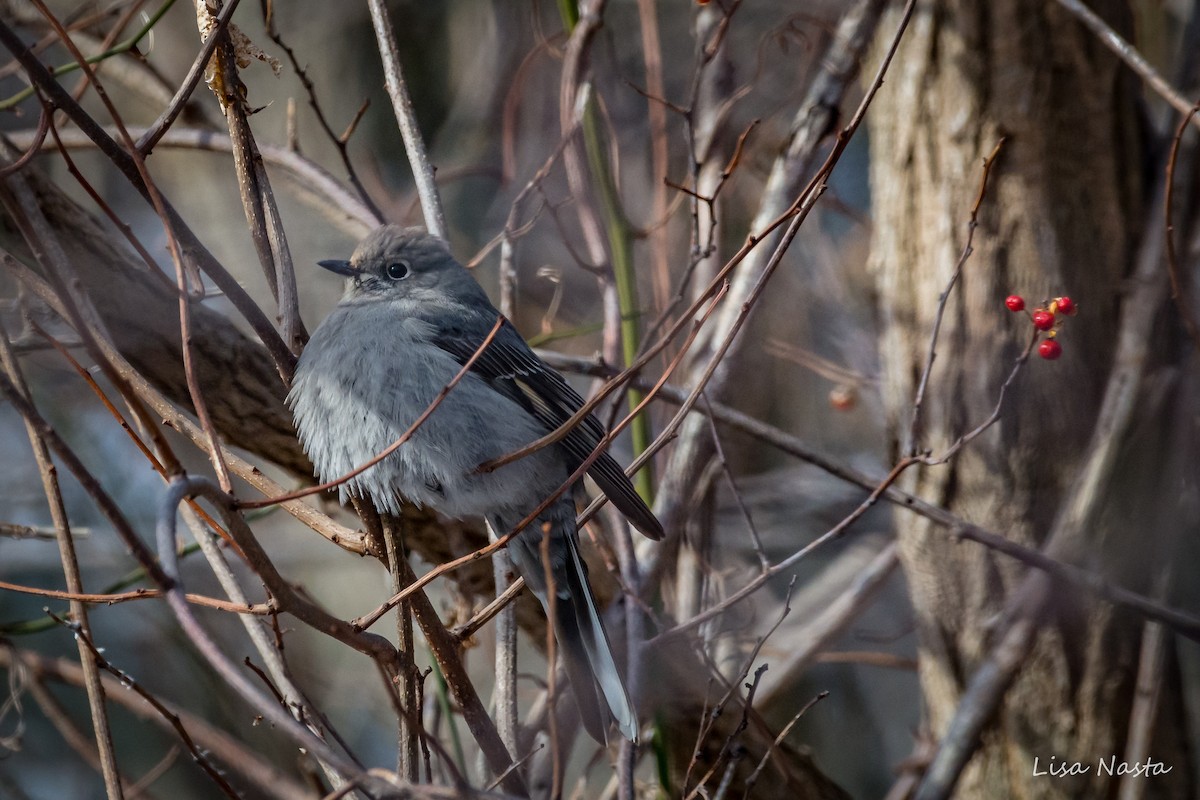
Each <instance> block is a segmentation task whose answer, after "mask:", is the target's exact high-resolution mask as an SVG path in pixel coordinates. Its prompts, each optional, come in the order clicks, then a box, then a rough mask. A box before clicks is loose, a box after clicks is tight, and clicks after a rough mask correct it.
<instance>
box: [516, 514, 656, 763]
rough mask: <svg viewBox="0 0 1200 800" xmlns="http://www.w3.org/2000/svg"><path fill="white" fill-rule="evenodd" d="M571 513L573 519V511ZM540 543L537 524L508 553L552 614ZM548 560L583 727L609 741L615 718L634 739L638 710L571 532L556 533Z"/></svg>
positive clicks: (557, 626) (558, 629) (558, 630)
mask: <svg viewBox="0 0 1200 800" xmlns="http://www.w3.org/2000/svg"><path fill="white" fill-rule="evenodd" d="M571 516H572V522H574V514H573V512H572V515H571ZM540 545H541V531H540V526H538V525H537V524H536V523H535V524H533V525H530V526H529V528H528V529H527V530H526V531H524V532H522V534H521V535H520V536H518V537H516V538H515V539H514V540H513V541H512V542H511V543H510V544H509V553H510V556H511V557H512V560H513V565H514V566H516V568H517V571H518V572H520V573H521V574H522V575H523V576H524V577H525V582H526V583H527V584H528V585H529V587H530V589H532V590H533V592H534V594H535V595H537V598H538V600H540V601H541V603H542V606H543V607H546V608H547V615H549V607H548V600H549V595H548V592H547V588H548V587H547V582H546V571H545V567H544V566H543V563H542V559H541V547H540ZM550 563H551V567H552V571H551V576H552V577H553V579H554V598H555V603H554V635H555V637H556V639H557V640H558V645H559V651H560V652H561V654H562V661H563V666H564V667H565V669H566V672H567V676H568V677H569V678H570V680H571V688H572V690H573V692H574V694H575V700H576V702H577V704H578V706H579V713H580V717H581V718H582V720H583V725H584V728H585V729H586V730H587V732H588V733H589V734H591V736H592V738H593V739H595V740H596V741H598V742H601V743H606V742H607V733H608V724H609V721H610V720H615V721H616V723H617V729H618V730H619V731H620V732H621V735H622V736H624V737H625V738H626V739H629V740H630V741H634V742H636V741H637V734H638V724H637V714H636V712H634V710H633V704H632V703H631V702H630V700H629V693H628V692H627V691H626V689H625V683H624V681H623V680H622V679H621V673H620V671H619V670H618V669H617V663H616V660H615V659H614V658H613V654H612V647H611V646H610V645H609V642H608V635H607V634H606V633H605V631H604V625H603V623H602V622H601V620H600V612H599V610H598V609H597V607H596V599H595V597H594V596H593V595H592V588H591V585H590V584H589V583H588V578H587V567H586V566H585V565H584V563H583V559H582V557H581V556H580V554H579V546H578V544H577V543H576V539H575V536H574V534H573V533H568V532H566V531H562V532H561V533H559V532H556V533H555V535H553V536H552V538H551V542H550Z"/></svg>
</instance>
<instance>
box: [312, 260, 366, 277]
mask: <svg viewBox="0 0 1200 800" xmlns="http://www.w3.org/2000/svg"><path fill="white" fill-rule="evenodd" d="M317 265H318V266H321V267H324V268H325V269H327V270H329V271H330V272H336V273H337V274H338V275H345V276H346V277H347V278H357V277H358V276H359V275H362V270H361V269H359V268H358V267H355V266H353V265H352V264H351V263H350V262H349V261H338V260H336V259H330V260H328V261H318V262H317Z"/></svg>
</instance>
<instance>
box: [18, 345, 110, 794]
mask: <svg viewBox="0 0 1200 800" xmlns="http://www.w3.org/2000/svg"><path fill="white" fill-rule="evenodd" d="M0 367H2V368H3V370H4V373H5V375H6V377H7V379H8V380H10V381H11V382H12V385H13V388H14V389H15V391H16V392H18V393H19V394H21V395H22V397H23V399H25V400H26V401H29V400H31V395H30V393H29V386H28V385H27V384H26V382H25V376H24V375H23V374H22V373H21V369H20V366H19V365H18V364H17V360H16V357H15V356H14V355H13V352H12V349H11V348H10V347H9V344H8V332H7V331H5V330H4V328H3V327H0ZM25 430H26V433H27V435H28V437H29V445H30V447H32V448H33V456H34V460H35V461H36V462H37V466H38V474H39V475H41V478H42V490H43V491H44V492H45V495H46V503H47V505H48V506H49V507H50V518H51V519H52V520H53V521H54V528H55V530H56V531H57V533H58V553H59V560H60V561H61V562H62V568H63V576H64V578H65V580H66V583H67V589H68V590H69V591H71V592H76V593H79V592H82V591H83V576H82V574H81V573H80V570H79V559H78V558H77V557H76V554H75V543H74V541H73V540H72V538H71V528H70V523H69V521H68V516H67V507H66V504H65V503H64V501H63V496H62V490H61V488H60V486H59V482H58V474H57V470H56V468H55V466H54V462H53V460H52V459H51V458H50V450H49V448H48V447H47V446H46V442H45V440H44V439H43V438H42V436H41V434H40V432H39V431H38V429H37V427H36V426H35V425H34V424H33V422H32V421H31V420H29V419H26V420H25ZM71 616H72V618H73V619H74V620H75V624H77V625H78V626H79V630H80V633H81V636H84V637H86V636H90V635H91V625H90V623H89V622H88V613H87V607H86V606H85V605H84V604H83V603H81V602H79V601H77V600H72V601H71ZM76 646H77V647H78V649H79V663H80V664H81V665H82V666H83V677H84V686H85V687H86V688H87V697H88V711H89V712H90V713H91V718H92V734H93V736H94V737H95V739H96V749H97V752H98V755H99V761H100V772H101V774H102V775H103V776H104V788H105V791H106V792H107V793H108V798H109V800H121V798H122V797H123V796H124V795H123V792H122V787H121V776H120V774H119V773H118V772H117V758H116V752H115V748H114V747H113V737H112V729H111V728H110V727H109V723H108V709H107V707H106V706H105V702H104V688H103V687H102V686H101V684H100V671H99V669H97V666H96V662H95V661H93V660H92V659H91V658H89V655H88V651H87V648H86V647H85V646H84V644H83V642H82V640H81V641H78V642H77V643H76Z"/></svg>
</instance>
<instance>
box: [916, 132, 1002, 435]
mask: <svg viewBox="0 0 1200 800" xmlns="http://www.w3.org/2000/svg"><path fill="white" fill-rule="evenodd" d="M1007 140H1008V137H1006V136H1001V137H1000V141H998V142H996V146H995V147H993V148H992V152H991V153H990V154H989V155H988V157H987V158H985V159H984V160H983V174H982V175H981V176H980V178H979V193H978V194H977V195H976V196H975V204H974V205H973V206H971V216H970V218H969V219H968V220H967V241H966V243H965V244H963V249H962V253H960V254H959V256H958V261H957V262H955V264H954V270H953V272H951V273H950V280H949V281H948V282H947V283H946V288H945V289H943V290H942V293H941V294H940V295H938V302H937V310H936V312H935V313H934V316H933V328H932V330H931V331H930V333H929V354H928V355H927V356H926V357H925V367H924V369H922V370H921V380H920V381H919V382H918V384H917V392H916V396H915V397H914V399H913V405H912V421H911V422H910V423H909V426H908V441H907V446H906V445H905V443H903V442H902V443H901V447H902V448H905V447H906V449H907V451H908V455H910V456H915V455H916V454H917V453H918V452H920V449H921V444H920V437H921V409H922V407H923V404H924V402H925V390H926V389H927V388H928V387H929V376H930V374H931V373H932V372H933V362H934V361H935V360H936V359H937V342H938V336H939V335H940V334H941V332H942V317H943V316H944V315H945V313H946V304H947V303H948V302H949V300H950V292H952V291H954V287H955V285H956V284H957V283H958V279H959V278H960V277H961V276H962V271H963V267H964V266H965V265H966V263H967V259H969V258H970V257H971V254H972V253H974V252H975V244H974V243H975V229H976V228H978V227H979V208H980V206H982V205H983V198H984V197H985V196H986V195H987V184H988V176H989V175H991V172H992V165H993V164H995V163H996V159H997V158H998V157H999V155H1000V149H1001V148H1002V147H1004V143H1005V142H1006V141H1007Z"/></svg>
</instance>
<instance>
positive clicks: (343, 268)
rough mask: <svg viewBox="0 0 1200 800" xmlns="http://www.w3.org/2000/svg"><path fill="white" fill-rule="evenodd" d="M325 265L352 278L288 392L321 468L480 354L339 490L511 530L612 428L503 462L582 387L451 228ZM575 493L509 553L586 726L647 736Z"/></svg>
mask: <svg viewBox="0 0 1200 800" xmlns="http://www.w3.org/2000/svg"><path fill="white" fill-rule="evenodd" d="M319 263H320V265H321V266H322V267H325V268H326V269H328V270H331V271H333V272H336V273H338V274H339V275H344V276H346V277H347V279H348V280H347V285H346V293H345V295H344V296H343V297H342V300H341V302H340V303H338V305H337V307H336V308H335V309H334V310H333V312H332V313H330V315H329V316H328V317H327V318H326V319H325V321H324V322H322V323H321V325H320V326H319V327H318V328H317V330H316V331H315V332H314V333H313V335H312V339H311V340H310V341H309V343H308V345H307V347H305V349H304V353H303V354H302V355H301V357H300V361H299V363H298V365H297V367H296V376H295V380H294V382H293V384H292V390H291V393H290V394H289V395H288V403H289V405H290V406H291V408H292V411H293V413H294V415H295V419H296V427H297V429H298V430H299V433H300V441H301V443H302V444H303V446H304V449H305V451H306V452H307V453H308V455H309V457H310V458H311V459H312V461H313V464H314V465H315V466H316V470H317V474H318V475H319V476H320V478H321V479H322V480H332V479H334V478H336V477H338V476H341V475H344V474H346V473H348V472H350V471H351V470H353V469H354V468H356V467H358V466H361V465H362V464H364V463H366V462H367V461H369V460H370V459H371V458H373V457H375V456H376V455H378V454H379V453H381V452H382V451H384V450H385V449H386V448H388V447H389V446H390V445H392V443H393V442H395V441H396V440H397V439H398V438H400V436H401V435H402V434H403V433H404V432H405V431H406V430H408V429H409V427H410V426H412V425H413V423H414V422H416V421H417V419H418V417H420V415H421V414H422V413H423V412H425V410H426V409H427V408H428V407H429V406H430V404H432V403H433V402H434V400H435V399H436V398H437V397H438V395H439V394H440V393H441V392H442V390H443V389H444V388H445V387H446V386H447V385H448V384H449V383H450V382H451V381H452V380H453V379H454V377H455V375H457V374H458V373H459V372H460V371H461V370H462V367H463V365H464V364H466V363H468V361H470V359H471V358H472V357H473V356H474V357H475V360H474V362H472V365H471V367H470V369H469V371H468V372H467V373H466V374H465V375H464V376H463V377H462V379H461V380H460V382H459V383H458V384H457V385H456V386H454V387H453V389H451V390H450V391H449V393H447V394H446V395H445V396H444V397H443V398H442V399H441V401H440V402H439V403H438V404H437V405H436V407H435V408H434V410H433V412H432V413H431V414H430V415H429V416H428V417H427V418H426V419H425V420H424V422H422V423H421V425H420V426H419V427H418V428H417V429H416V431H415V432H414V433H413V435H412V438H411V439H410V440H409V441H407V442H406V443H405V444H404V445H403V446H401V447H400V448H399V449H398V450H396V452H394V453H392V454H391V455H389V456H388V457H387V458H385V459H384V460H383V461H381V462H380V463H379V464H377V465H375V466H373V467H371V468H370V469H368V470H366V471H364V472H362V473H361V474H359V475H357V476H356V477H354V478H352V479H350V480H349V481H347V482H346V483H344V484H342V486H341V494H342V498H343V500H344V499H345V498H346V496H347V495H354V496H360V497H367V498H370V499H371V500H372V501H373V502H374V503H375V505H376V506H377V507H378V508H380V509H382V510H384V511H387V512H390V513H396V512H398V511H399V509H400V502H401V500H402V499H404V500H409V501H411V502H413V503H417V504H419V505H424V506H429V507H431V508H434V509H436V510H437V511H439V512H441V513H443V514H445V515H447V516H450V517H457V518H462V517H470V516H479V517H485V518H486V519H487V520H488V521H489V522H490V523H491V524H492V526H493V527H494V529H495V531H496V534H497V535H498V536H503V535H505V534H506V533H508V532H510V531H512V530H513V529H515V528H516V527H517V526H518V525H520V524H521V523H522V521H523V520H524V519H525V518H526V517H527V516H529V515H530V514H531V513H532V512H533V511H534V510H535V509H537V508H538V506H539V505H541V504H542V503H543V501H545V500H546V499H547V498H549V497H551V496H552V495H553V494H554V493H555V492H556V491H559V490H560V488H563V486H564V484H565V483H566V482H567V480H568V479H569V478H570V476H571V474H572V473H573V472H574V471H575V470H576V469H578V468H579V467H580V466H581V465H582V464H583V463H584V461H585V460H586V459H587V458H589V457H590V456H591V455H592V453H593V451H594V450H596V448H597V447H599V445H600V443H601V440H602V439H603V438H604V436H605V431H604V428H603V427H602V426H601V425H600V423H599V422H598V421H597V420H596V419H595V418H594V417H592V416H591V415H590V414H589V415H587V416H585V417H584V418H583V419H582V420H580V421H579V422H578V423H577V424H575V425H574V426H573V427H572V428H570V430H569V431H568V432H567V433H566V435H565V436H563V437H562V438H561V439H559V440H558V441H556V442H554V443H552V444H549V445H547V446H545V447H542V448H541V449H538V450H535V451H533V452H531V453H529V454H527V455H524V456H523V457H521V458H519V459H517V460H515V461H513V462H511V463H507V464H503V465H502V466H494V465H493V464H492V462H495V461H497V460H499V459H501V458H502V457H503V456H507V455H509V454H511V453H514V452H516V451H518V450H520V449H522V448H524V447H526V446H527V445H529V444H531V443H533V442H535V441H536V440H538V439H540V438H541V437H543V436H545V435H546V434H549V433H551V432H552V431H554V430H555V429H556V428H558V427H559V426H561V425H562V424H563V423H566V422H567V421H568V420H569V419H570V418H571V417H572V415H574V414H575V412H576V411H578V410H579V409H580V407H581V406H582V405H583V398H581V397H580V396H579V394H578V393H576V392H575V391H574V390H573V389H572V388H571V387H570V386H569V385H568V384H567V382H566V381H565V380H564V379H563V377H562V376H561V375H559V374H558V373H557V372H555V371H554V370H553V369H552V368H550V367H549V366H547V365H546V364H545V363H544V362H543V361H542V360H541V359H539V358H538V357H537V356H536V355H535V354H534V353H533V351H532V350H530V349H529V346H528V345H527V344H526V343H525V341H524V339H522V338H521V335H520V334H519V333H517V331H516V329H515V328H514V327H513V326H512V325H511V324H510V323H509V322H508V321H507V320H504V319H502V317H501V314H500V312H499V311H497V310H496V308H495V307H494V306H493V305H492V304H491V302H490V301H489V300H488V297H487V295H486V294H485V293H484V291H483V289H482V288H481V287H480V286H479V284H478V283H476V282H475V279H474V278H473V277H471V274H470V273H469V272H468V271H467V270H466V269H465V268H464V267H463V266H462V265H461V264H459V263H458V261H456V260H455V259H454V257H453V256H452V255H451V254H450V250H449V247H448V246H447V244H446V243H445V242H444V241H443V240H441V239H439V238H437V237H435V236H431V235H429V234H427V233H426V232H425V231H424V230H422V229H419V228H399V227H396V226H392V225H388V226H384V227H382V228H379V229H377V230H376V231H374V232H373V233H371V234H370V235H369V236H367V238H366V239H364V240H363V241H362V242H361V243H360V244H359V245H358V247H357V248H356V249H355V251H354V254H353V256H352V257H351V258H350V260H349V261H321V262H319ZM498 320H500V322H499V327H498V328H497V321H498ZM489 336H491V337H492V338H491V341H490V343H488V345H487V347H485V348H483V349H482V351H481V352H479V353H478V355H477V351H479V350H480V347H481V345H482V344H483V343H484V342H485V341H487V340H488V337H489ZM588 472H589V473H590V474H591V476H592V478H593V479H594V480H595V481H596V483H597V484H598V485H599V487H600V488H601V489H602V490H603V491H604V493H605V494H606V495H607V496H608V498H609V499H610V500H611V501H612V502H613V503H614V504H615V505H616V507H617V508H618V509H620V511H621V512H622V513H624V514H625V516H626V517H628V518H629V520H630V522H632V523H633V524H634V526H636V527H637V528H638V530H640V531H641V532H642V533H644V534H645V535H647V536H649V537H650V538H651V539H659V538H661V537H662V526H661V525H660V524H659V522H658V520H657V519H656V518H655V517H654V514H653V513H652V512H651V511H650V509H649V508H647V507H646V504H645V503H644V502H643V501H642V499H641V497H639V496H638V494H637V492H636V491H635V490H634V488H633V485H632V484H631V483H630V482H629V479H628V478H627V477H626V476H625V473H624V472H623V471H622V470H621V468H620V466H618V464H617V462H616V461H614V460H613V458H612V457H611V456H609V455H608V454H607V453H603V454H601V455H600V456H599V457H598V458H597V459H596V460H595V461H594V462H593V463H592V465H591V466H590V468H589V469H588ZM572 495H573V492H572V491H571V487H566V490H565V491H563V492H562V493H561V494H560V495H559V496H558V498H557V499H555V500H554V501H553V502H551V503H550V505H549V506H548V507H547V508H546V509H545V510H543V511H542V512H541V513H539V514H538V515H537V517H536V519H535V520H534V521H532V522H531V523H529V524H527V525H525V527H524V528H523V529H522V530H521V532H520V533H518V534H517V535H516V536H515V537H514V538H513V539H511V540H510V541H509V543H508V552H509V554H510V557H511V559H512V562H513V565H514V566H515V567H516V569H517V571H518V572H519V573H520V574H521V575H522V577H524V578H525V582H526V584H527V585H528V586H529V588H530V589H532V590H533V593H534V594H535V595H537V597H538V599H539V600H540V601H541V603H542V606H543V607H548V604H549V593H550V591H551V587H552V588H553V591H554V598H555V603H554V614H553V615H552V616H553V618H554V630H555V635H556V637H557V639H558V642H559V650H560V652H561V653H562V656H563V663H564V665H565V667H566V670H567V674H568V676H569V678H570V681H571V685H572V688H573V693H574V695H575V698H576V701H577V703H578V705H579V710H580V713H581V716H582V719H583V722H584V726H585V728H586V729H587V731H588V732H589V733H590V734H591V735H592V736H593V737H594V738H595V739H597V740H598V741H600V742H604V741H605V740H606V736H607V731H608V727H609V722H610V720H615V721H616V724H617V728H618V729H619V730H620V732H621V734H622V735H624V736H625V737H626V738H628V739H632V740H636V738H637V715H636V714H635V712H634V710H633V706H632V704H631V703H630V700H629V695H628V693H627V691H626V689H625V685H624V682H623V681H622V679H621V676H620V672H619V671H618V670H617V666H616V662H615V660H614V658H613V655H612V650H611V647H610V646H609V642H608V637H607V635H606V634H605V632H604V627H603V625H602V624H601V621H600V613H599V609H598V608H597V607H596V601H595V597H594V596H593V594H592V591H591V587H590V586H589V584H588V579H587V569H586V568H585V566H584V563H583V559H582V558H581V557H580V554H579V546H578V531H577V529H576V524H575V504H574V500H573V497H572ZM543 537H546V538H548V554H549V559H548V560H549V562H550V565H549V566H550V569H549V571H547V569H546V568H545V565H544V562H543V560H542V549H541V548H542V541H543ZM548 578H549V579H548Z"/></svg>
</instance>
